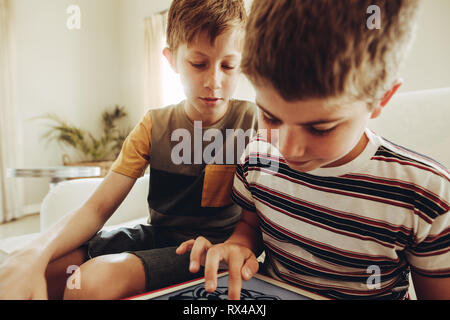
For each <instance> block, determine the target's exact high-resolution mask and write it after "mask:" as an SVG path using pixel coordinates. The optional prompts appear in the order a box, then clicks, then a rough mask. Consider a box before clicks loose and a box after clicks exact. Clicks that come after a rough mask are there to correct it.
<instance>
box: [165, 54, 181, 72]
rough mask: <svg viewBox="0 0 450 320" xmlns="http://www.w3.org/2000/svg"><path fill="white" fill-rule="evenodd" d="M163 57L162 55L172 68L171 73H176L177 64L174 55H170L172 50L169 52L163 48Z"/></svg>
mask: <svg viewBox="0 0 450 320" xmlns="http://www.w3.org/2000/svg"><path fill="white" fill-rule="evenodd" d="M163 55H164V57H166V59H167V61H168V62H169V64H170V66H171V67H172V69H173V71H175V72H176V73H178V68H177V63H176V61H175V55H174V54H173V53H172V50H170V49H169V48H164V50H163Z"/></svg>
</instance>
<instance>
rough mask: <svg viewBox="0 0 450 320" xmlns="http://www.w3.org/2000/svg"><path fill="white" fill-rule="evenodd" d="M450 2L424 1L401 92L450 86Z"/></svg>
mask: <svg viewBox="0 0 450 320" xmlns="http://www.w3.org/2000/svg"><path fill="white" fill-rule="evenodd" d="M449 14H450V1H449V0H423V2H422V12H421V17H420V19H419V25H418V30H417V34H416V39H415V42H414V44H413V47H412V48H411V52H410V54H409V56H408V58H407V59H406V61H405V65H404V67H403V68H402V77H403V78H404V80H405V83H404V85H403V88H402V89H401V90H400V91H401V92H407V91H417V90H425V89H434V88H445V87H450V72H449V70H450V59H449V57H450V41H449V39H450V36H449V31H450V19H449V18H448V15H449Z"/></svg>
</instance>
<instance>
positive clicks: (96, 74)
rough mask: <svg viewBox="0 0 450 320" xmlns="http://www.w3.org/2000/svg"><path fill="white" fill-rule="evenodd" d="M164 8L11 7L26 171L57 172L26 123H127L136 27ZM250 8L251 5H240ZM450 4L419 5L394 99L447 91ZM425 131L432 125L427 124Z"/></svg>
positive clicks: (111, 2)
mask: <svg viewBox="0 0 450 320" xmlns="http://www.w3.org/2000/svg"><path fill="white" fill-rule="evenodd" d="M170 3H171V0H13V6H14V8H15V15H14V18H15V20H16V23H15V30H16V71H17V74H16V79H17V83H16V89H17V107H18V108H20V110H21V113H22V121H23V124H24V127H25V131H24V133H23V136H24V143H23V153H24V158H25V161H26V162H25V165H26V166H27V167H35V166H51V165H60V164H61V158H60V156H61V151H60V148H59V147H58V145H57V144H55V143H52V144H50V145H49V146H48V148H46V147H45V142H44V141H42V140H41V139H40V138H39V137H40V136H41V135H42V133H43V132H44V131H45V129H46V128H45V126H44V125H43V123H42V122H39V121H29V120H28V119H30V118H32V117H35V116H38V115H42V114H44V113H47V112H55V113H57V114H58V115H60V116H61V117H62V118H64V119H67V120H70V121H71V122H73V123H75V124H77V125H79V126H82V127H83V128H86V129H88V130H91V131H94V132H96V130H98V129H97V128H98V121H99V117H100V114H101V112H102V111H103V109H104V108H105V107H112V106H114V105H115V104H120V105H125V106H126V107H127V110H128V111H129V113H130V120H131V123H133V124H135V123H137V121H139V119H140V118H141V116H142V114H143V110H145V108H146V107H145V106H144V105H143V87H142V83H143V82H142V67H141V63H142V55H143V43H144V42H143V30H144V25H143V19H144V17H146V16H149V15H151V14H153V13H156V12H159V11H162V10H165V9H167V8H168V7H169V6H170ZM72 4H75V5H79V6H80V8H81V21H82V25H81V30H76V31H69V30H68V29H67V27H66V20H67V18H68V16H69V15H68V14H67V13H66V9H67V7H68V6H69V5H72ZM246 4H247V5H248V6H250V4H251V0H246ZM448 12H450V1H449V0H426V1H424V8H423V15H422V17H421V20H420V26H419V30H418V34H417V38H416V42H415V44H414V46H413V49H412V51H411V54H410V56H409V58H408V60H407V61H406V64H405V67H404V68H403V72H402V75H403V77H404V79H405V85H404V86H403V88H402V89H401V91H403V92H406V91H414V90H421V89H428V88H439V87H450V74H449V73H448V70H450V61H449V59H448V57H449V56H450V42H449V41H448V40H447V38H448V35H447V33H448V30H450V19H447V16H446V15H447V14H448ZM235 96H236V97H237V98H244V99H250V100H252V99H253V98H254V90H253V88H252V87H251V85H250V84H249V83H248V81H246V80H245V79H242V80H241V84H240V85H239V87H238V91H237V93H236V95H235ZM430 125H431V124H430ZM47 192H48V180H46V179H27V180H26V190H25V197H26V203H27V204H34V203H39V202H40V201H41V200H42V198H43V197H44V196H45V194H46V193H47Z"/></svg>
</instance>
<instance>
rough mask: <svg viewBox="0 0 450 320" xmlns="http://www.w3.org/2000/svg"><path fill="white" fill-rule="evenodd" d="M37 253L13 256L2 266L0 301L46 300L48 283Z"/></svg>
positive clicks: (0, 271) (27, 252)
mask: <svg viewBox="0 0 450 320" xmlns="http://www.w3.org/2000/svg"><path fill="white" fill-rule="evenodd" d="M37 258H38V257H37V256H36V255H35V253H32V252H29V251H24V252H17V253H15V254H13V255H11V256H10V257H9V258H8V259H7V260H6V261H5V262H4V263H3V264H2V265H1V266H0V300H46V299H48V297H47V282H46V280H45V275H44V273H45V272H44V271H45V268H43V266H42V264H40V263H39V262H37V260H38V259H37Z"/></svg>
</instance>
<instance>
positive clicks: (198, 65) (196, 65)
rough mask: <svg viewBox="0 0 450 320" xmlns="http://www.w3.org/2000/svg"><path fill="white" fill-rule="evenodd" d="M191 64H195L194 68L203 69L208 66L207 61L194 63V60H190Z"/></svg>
mask: <svg viewBox="0 0 450 320" xmlns="http://www.w3.org/2000/svg"><path fill="white" fill-rule="evenodd" d="M190 64H191V66H193V67H194V68H197V69H203V68H205V67H206V63H194V62H190Z"/></svg>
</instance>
